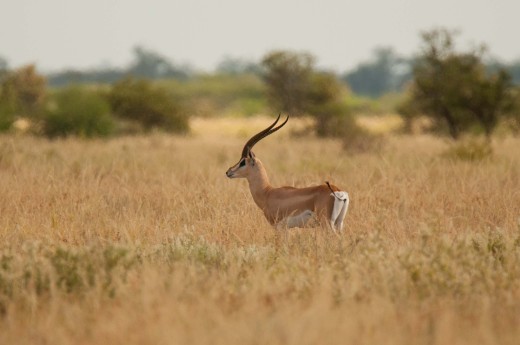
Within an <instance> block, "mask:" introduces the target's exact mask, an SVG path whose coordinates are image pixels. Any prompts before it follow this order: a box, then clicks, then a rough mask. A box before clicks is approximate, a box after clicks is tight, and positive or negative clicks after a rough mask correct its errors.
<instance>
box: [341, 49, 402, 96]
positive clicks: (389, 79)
mask: <svg viewBox="0 0 520 345" xmlns="http://www.w3.org/2000/svg"><path fill="white" fill-rule="evenodd" d="M410 65H411V63H410V61H409V60H407V59H404V58H402V57H400V56H398V55H397V54H396V53H395V52H394V51H393V49H392V48H389V47H382V48H377V49H375V50H374V57H373V59H372V60H371V61H368V62H365V63H362V64H360V65H358V66H357V67H356V68H355V69H354V70H353V71H351V72H349V73H347V74H346V75H344V76H343V78H342V79H343V80H345V81H346V82H347V83H348V85H349V86H350V87H351V89H352V91H354V92H355V93H358V94H361V95H365V96H369V97H379V96H381V95H383V94H384V93H387V92H391V91H397V90H399V89H401V88H402V86H403V85H404V84H405V82H406V81H408V80H409V79H410V70H411V68H410Z"/></svg>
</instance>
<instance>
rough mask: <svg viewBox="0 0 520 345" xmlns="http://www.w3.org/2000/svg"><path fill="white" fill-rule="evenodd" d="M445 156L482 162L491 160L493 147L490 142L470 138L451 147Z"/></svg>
mask: <svg viewBox="0 0 520 345" xmlns="http://www.w3.org/2000/svg"><path fill="white" fill-rule="evenodd" d="M443 155H444V157H446V158H450V159H457V160H464V161H481V160H485V159H489V158H491V156H492V155H493V147H492V146H491V142H490V141H489V140H486V139H479V138H475V137H469V138H466V139H464V140H462V141H460V142H457V143H454V144H453V145H451V146H450V147H449V148H448V149H447V150H446V151H445V152H444V154H443Z"/></svg>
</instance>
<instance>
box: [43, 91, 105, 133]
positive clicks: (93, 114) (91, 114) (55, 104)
mask: <svg viewBox="0 0 520 345" xmlns="http://www.w3.org/2000/svg"><path fill="white" fill-rule="evenodd" d="M114 127H115V122H114V120H113V118H112V116H111V115H110V107H109V105H108V103H107V101H106V100H105V99H104V98H103V96H102V95H100V94H99V92H96V91H90V90H87V89H85V88H81V87H78V86H74V87H68V88H66V89H63V90H61V91H59V92H57V93H56V94H55V95H54V96H53V100H52V102H51V104H50V106H49V109H48V110H47V111H46V113H45V116H44V118H43V132H44V134H45V135H47V136H49V137H59V136H68V135H79V136H83V137H88V138H90V137H96V136H107V135H109V134H111V133H112V132H113V130H114Z"/></svg>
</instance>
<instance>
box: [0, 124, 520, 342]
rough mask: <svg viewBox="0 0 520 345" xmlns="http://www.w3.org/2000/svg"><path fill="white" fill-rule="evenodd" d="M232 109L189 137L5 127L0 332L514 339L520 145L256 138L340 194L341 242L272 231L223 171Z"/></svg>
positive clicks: (519, 315)
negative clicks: (100, 136)
mask: <svg viewBox="0 0 520 345" xmlns="http://www.w3.org/2000/svg"><path fill="white" fill-rule="evenodd" d="M208 121H209V122H208ZM228 121H229V123H225V122H222V123H220V124H217V125H218V127H216V128H217V129H216V130H214V131H213V133H210V134H209V135H204V136H203V135H201V133H202V131H201V132H197V125H195V135H194V136H192V137H185V138H181V137H170V136H166V135H161V134H154V135H151V136H146V137H128V138H119V139H113V140H109V141H102V140H99V141H83V140H76V139H64V140H57V141H46V140H42V139H36V138H28V137H16V136H7V137H0V192H1V195H2V198H1V199H0V343H1V344H14V343H16V344H40V343H42V344H43V343H52V344H71V343H74V344H114V343H126V344H163V343H164V344H169V343H173V344H176V343H178V344H186V343H189V344H337V343H353V344H376V343H384V344H407V343H409V344H475V343H479V344H497V343H500V344H517V343H518V341H519V339H520V328H519V327H518V325H519V324H520V188H519V185H520V152H518V150H516V149H515V148H516V147H518V146H519V144H520V142H519V141H518V140H517V139H508V140H504V141H502V142H501V143H499V144H497V145H496V147H495V150H494V155H493V157H492V158H491V159H487V160H483V161H465V160H457V159H445V158H444V157H443V152H445V150H446V145H445V144H444V143H443V142H442V141H440V140H437V139H434V138H431V137H427V136H419V137H390V138H389V139H388V141H387V142H386V146H385V147H384V149H383V151H382V152H381V153H379V154H377V155H375V154H364V155H356V156H354V157H352V156H349V155H347V154H346V153H345V152H344V151H342V150H341V143H339V142H336V141H328V140H317V139H314V138H308V137H298V138H291V137H289V136H287V135H283V134H281V135H280V136H278V134H277V136H274V137H272V138H270V139H269V140H266V141H265V142H262V143H260V144H259V145H258V147H257V148H256V151H255V153H256V154H257V156H258V157H259V158H260V159H262V160H263V162H264V164H265V165H266V167H267V169H268V172H269V173H270V176H271V180H272V183H273V184H275V185H281V184H291V185H296V186H303V185H308V184H317V183H322V182H323V181H325V180H330V181H333V182H334V183H335V184H338V185H340V186H343V187H344V188H345V189H346V190H347V191H348V192H349V193H350V196H351V199H352V203H351V205H352V206H351V210H350V211H349V214H348V215H347V224H346V230H345V233H344V235H343V236H342V237H340V238H338V237H336V236H334V235H332V234H330V233H329V232H328V231H326V230H323V229H307V230H294V231H290V232H288V233H283V234H279V233H276V232H275V231H274V230H273V229H272V228H270V226H269V225H268V224H267V222H266V221H265V220H264V219H263V217H262V215H261V213H260V211H259V210H258V209H256V206H255V205H254V204H253V202H252V200H251V198H250V195H249V191H248V189H247V185H246V182H245V181H237V180H227V179H226V178H225V175H224V173H225V171H226V169H227V168H228V167H229V166H230V165H232V164H234V163H236V160H238V158H239V157H238V156H239V153H240V150H241V148H242V144H243V138H242V137H244V136H247V135H248V132H247V131H249V129H244V130H243V132H244V133H243V134H241V133H242V132H241V130H240V129H239V128H238V127H237V125H236V124H234V123H233V122H234V121H233V120H228ZM252 121H258V120H252ZM200 124H201V126H203V128H204V133H205V132H207V131H211V129H212V126H211V122H210V120H205V121H203V122H201V123H200ZM253 127H254V125H253ZM222 128H228V129H229V131H231V132H229V131H227V132H225V135H222V134H219V132H220V131H221V129H222ZM246 132H247V133H246Z"/></svg>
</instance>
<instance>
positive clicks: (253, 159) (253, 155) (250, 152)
mask: <svg viewBox="0 0 520 345" xmlns="http://www.w3.org/2000/svg"><path fill="white" fill-rule="evenodd" d="M248 156H249V159H251V163H252V165H255V154H254V153H253V151H249V154H248Z"/></svg>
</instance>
